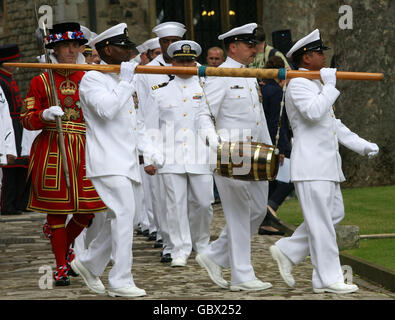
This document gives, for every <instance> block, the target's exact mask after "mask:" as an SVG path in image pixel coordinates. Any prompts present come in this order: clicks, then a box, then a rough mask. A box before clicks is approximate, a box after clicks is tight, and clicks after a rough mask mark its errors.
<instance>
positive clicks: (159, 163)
mask: <svg viewBox="0 0 395 320" xmlns="http://www.w3.org/2000/svg"><path fill="white" fill-rule="evenodd" d="M151 160H152V162H153V163H154V166H155V167H156V168H158V169H161V168H163V165H164V162H165V160H164V159H163V156H162V154H160V153H155V154H153V155H152V157H151Z"/></svg>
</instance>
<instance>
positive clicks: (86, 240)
mask: <svg viewBox="0 0 395 320" xmlns="http://www.w3.org/2000/svg"><path fill="white" fill-rule="evenodd" d="M106 216H107V215H106V213H105V212H98V213H95V217H94V218H93V220H92V224H91V225H90V226H89V228H84V230H82V232H81V233H80V234H79V235H78V237H77V238H76V239H75V240H74V247H73V249H74V253H75V254H76V255H79V254H80V253H82V252H83V251H84V250H86V249H88V247H89V244H90V243H91V242H92V241H93V239H95V238H96V237H97V235H98V234H99V231H100V230H101V229H102V228H103V225H104V223H105V222H106Z"/></svg>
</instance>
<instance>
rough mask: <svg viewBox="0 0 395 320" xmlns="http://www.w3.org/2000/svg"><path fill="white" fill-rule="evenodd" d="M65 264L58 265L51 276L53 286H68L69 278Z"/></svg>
mask: <svg viewBox="0 0 395 320" xmlns="http://www.w3.org/2000/svg"><path fill="white" fill-rule="evenodd" d="M66 270H67V265H65V264H64V265H61V266H58V268H57V269H56V271H55V273H54V275H53V278H54V280H55V286H62V287H64V286H68V285H70V278H69V276H68V275H67V272H66Z"/></svg>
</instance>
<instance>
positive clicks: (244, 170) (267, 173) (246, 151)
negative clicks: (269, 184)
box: [216, 141, 279, 181]
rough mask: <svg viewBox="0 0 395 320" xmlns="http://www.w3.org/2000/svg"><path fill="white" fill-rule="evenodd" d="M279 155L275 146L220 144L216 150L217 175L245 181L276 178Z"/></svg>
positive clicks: (244, 143)
mask: <svg viewBox="0 0 395 320" xmlns="http://www.w3.org/2000/svg"><path fill="white" fill-rule="evenodd" d="M278 166H279V155H278V151H276V148H275V146H271V145H267V144H264V143H259V142H242V141H238V142H221V144H220V145H219V147H218V150H217V168H216V172H217V173H218V175H220V176H223V177H228V178H233V179H238V180H245V181H261V180H268V181H272V180H274V179H275V178H276V175H277V172H278Z"/></svg>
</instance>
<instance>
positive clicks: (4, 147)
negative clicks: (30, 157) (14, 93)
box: [0, 87, 17, 182]
mask: <svg viewBox="0 0 395 320" xmlns="http://www.w3.org/2000/svg"><path fill="white" fill-rule="evenodd" d="M7 154H10V155H13V156H15V157H16V156H17V152H16V146H15V137H14V128H13V126H12V120H11V116H10V109H9V107H8V102H7V99H6V98H5V95H4V92H3V89H2V88H1V87H0V164H7ZM0 182H1V180H0Z"/></svg>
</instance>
